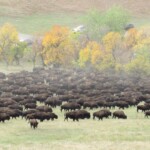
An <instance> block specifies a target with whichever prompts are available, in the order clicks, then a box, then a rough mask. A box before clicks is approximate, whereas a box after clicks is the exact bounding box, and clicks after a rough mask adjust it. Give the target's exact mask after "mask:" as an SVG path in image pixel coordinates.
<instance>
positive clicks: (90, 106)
mask: <svg viewBox="0 0 150 150" xmlns="http://www.w3.org/2000/svg"><path fill="white" fill-rule="evenodd" d="M87 107H88V108H90V109H93V108H98V104H97V102H84V104H83V108H84V109H86V108H87Z"/></svg>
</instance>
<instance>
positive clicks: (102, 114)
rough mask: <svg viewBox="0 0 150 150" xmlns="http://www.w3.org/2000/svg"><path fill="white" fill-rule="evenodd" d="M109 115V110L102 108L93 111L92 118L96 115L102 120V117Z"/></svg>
mask: <svg viewBox="0 0 150 150" xmlns="http://www.w3.org/2000/svg"><path fill="white" fill-rule="evenodd" d="M109 116H111V112H110V111H109V110H108V109H102V110H100V111H97V112H94V113H93V119H95V117H97V118H98V119H99V120H100V119H101V120H103V118H108V117H109Z"/></svg>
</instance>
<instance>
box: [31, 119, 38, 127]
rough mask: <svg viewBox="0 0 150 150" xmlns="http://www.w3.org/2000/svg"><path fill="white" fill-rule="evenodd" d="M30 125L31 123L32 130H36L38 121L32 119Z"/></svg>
mask: <svg viewBox="0 0 150 150" xmlns="http://www.w3.org/2000/svg"><path fill="white" fill-rule="evenodd" d="M29 123H30V126H31V128H33V129H35V128H37V127H38V122H37V120H36V119H31V120H30V121H29Z"/></svg>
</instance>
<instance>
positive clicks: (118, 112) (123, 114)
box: [113, 111, 127, 119]
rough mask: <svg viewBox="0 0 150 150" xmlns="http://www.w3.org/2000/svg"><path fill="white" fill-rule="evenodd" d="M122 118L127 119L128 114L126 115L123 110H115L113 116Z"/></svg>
mask: <svg viewBox="0 0 150 150" xmlns="http://www.w3.org/2000/svg"><path fill="white" fill-rule="evenodd" d="M116 117H117V118H118V119H119V118H122V119H127V116H126V115H125V113H124V112H123V111H115V112H113V118H116Z"/></svg>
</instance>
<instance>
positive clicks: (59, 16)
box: [0, 0, 150, 34]
mask: <svg viewBox="0 0 150 150" xmlns="http://www.w3.org/2000/svg"><path fill="white" fill-rule="evenodd" d="M113 4H117V5H122V6H123V7H124V8H126V9H127V10H129V12H131V14H133V16H134V20H133V23H135V24H137V25H141V24H145V23H146V24H147V23H149V20H150V19H149V15H150V11H149V8H150V1H146V2H144V1H143V0H127V1H124V0H111V1H110V0H95V1H91V0H80V1H76V0H69V1H68V0H42V1H41V0H30V1H27V0H0V25H2V24H3V23H5V22H11V23H13V24H14V25H16V27H17V28H18V30H19V31H20V32H23V33H32V34H33V33H36V32H44V31H46V30H48V29H49V28H50V27H51V26H52V25H55V24H60V25H67V26H70V27H74V26H76V25H78V24H81V23H82V21H81V18H82V16H83V15H84V14H85V12H87V11H88V10H89V9H92V8H97V9H99V10H101V11H103V10H106V9H108V8H109V7H111V6H112V5H113Z"/></svg>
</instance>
